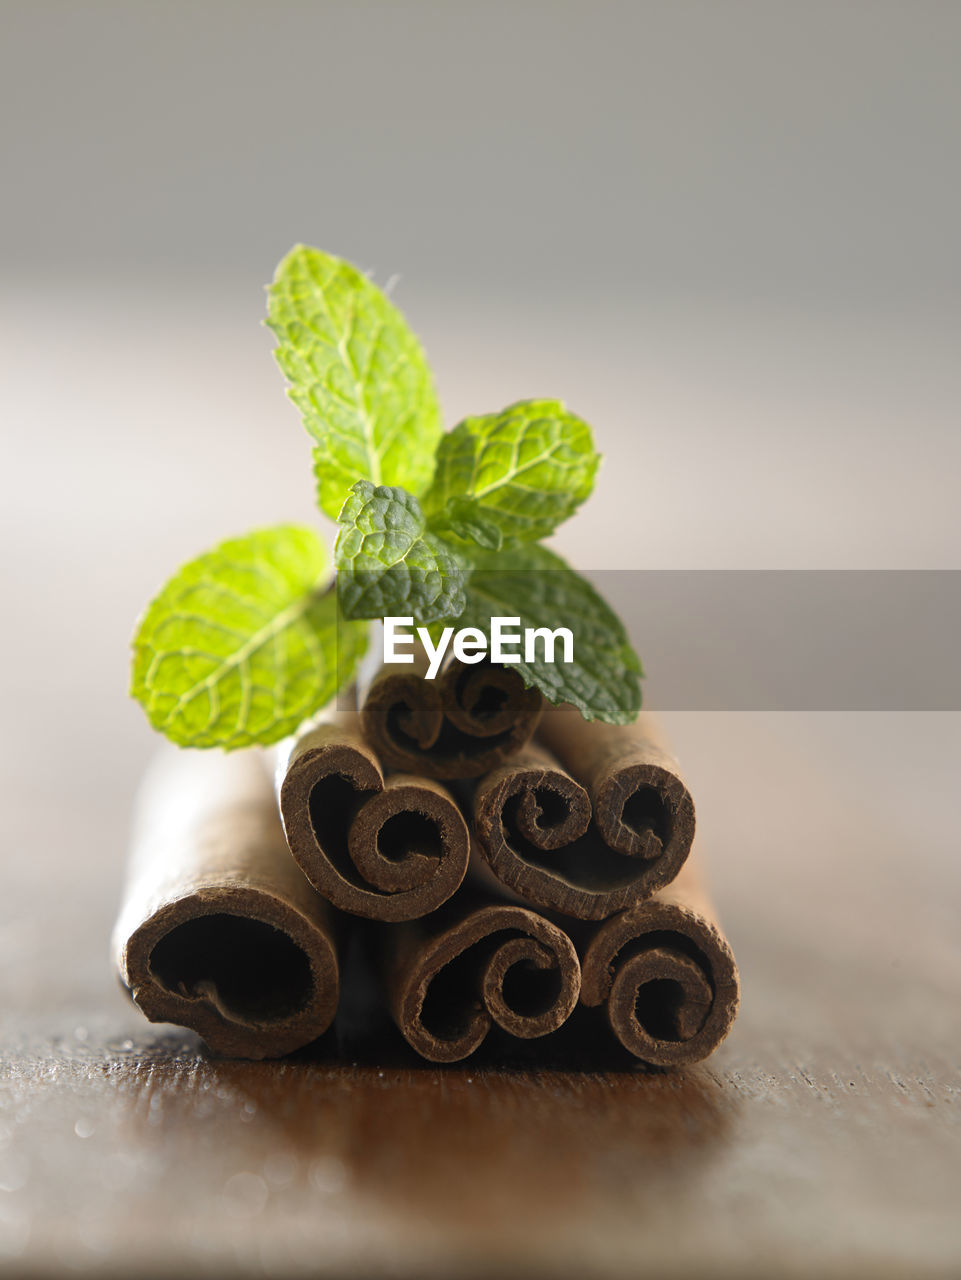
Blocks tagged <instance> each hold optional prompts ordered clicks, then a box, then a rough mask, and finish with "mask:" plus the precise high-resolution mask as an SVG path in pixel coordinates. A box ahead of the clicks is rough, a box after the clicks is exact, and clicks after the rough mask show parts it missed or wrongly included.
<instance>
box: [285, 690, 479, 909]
mask: <svg viewBox="0 0 961 1280" xmlns="http://www.w3.org/2000/svg"><path fill="white" fill-rule="evenodd" d="M278 784H279V785H278V801H279V805H280V813H281V817H282V819H283V824H284V831H285V832H286V835H287V843H288V844H289V846H290V851H291V853H292V854H293V855H294V858H295V859H296V861H297V863H298V864H299V866H300V867H301V868H302V870H303V872H304V874H305V875H306V876H307V878H308V880H310V882H311V884H312V885H314V887H315V888H316V889H318V890H319V891H320V892H321V893H322V894H323V895H324V897H325V898H327V899H329V901H330V902H332V903H333V904H334V906H336V907H339V908H340V909H341V910H342V911H348V912H350V913H351V914H353V915H360V916H366V917H367V918H368V919H371V920H390V921H397V920H413V919H416V917H418V916H422V915H425V914H426V913H427V912H429V911H433V910H434V909H435V908H436V907H439V906H440V905H441V903H443V902H446V901H447V899H448V898H449V897H450V896H451V894H452V893H454V891H455V890H456V889H457V888H458V886H459V885H460V883H461V881H462V880H463V879H464V874H465V872H466V871H467V862H468V857H469V854H470V838H469V836H468V832H467V824H466V823H465V822H464V819H463V817H462V815H461V812H460V809H459V808H458V806H457V803H456V801H455V800H454V798H453V796H452V795H451V794H450V792H449V791H447V790H446V788H445V787H443V786H442V785H441V784H440V783H439V782H436V781H434V780H432V779H430V778H422V777H414V776H412V775H410V774H405V773H395V774H392V775H391V776H390V777H389V778H387V779H386V780H385V779H384V775H383V772H382V770H381V768H380V764H379V763H378V760H377V756H376V755H375V754H374V752H373V751H372V750H371V748H370V747H369V746H368V745H367V744H366V743H365V742H364V739H363V737H362V736H361V733H360V725H359V722H358V719H357V716H356V715H355V714H354V713H353V712H350V713H344V712H341V713H338V714H336V715H335V716H333V717H332V718H331V720H330V722H329V723H326V724H322V725H319V726H317V727H316V728H314V729H311V730H309V731H308V732H307V733H305V734H303V735H302V736H301V737H300V738H299V739H298V740H297V741H296V743H295V744H294V746H293V749H292V750H291V752H290V755H289V757H288V758H287V760H286V762H282V763H281V767H280V769H279V770H278Z"/></svg>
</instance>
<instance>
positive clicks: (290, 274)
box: [267, 245, 441, 520]
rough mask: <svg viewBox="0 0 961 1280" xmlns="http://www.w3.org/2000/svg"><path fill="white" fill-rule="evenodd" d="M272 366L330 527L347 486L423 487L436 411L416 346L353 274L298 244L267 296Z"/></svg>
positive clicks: (394, 313) (390, 309)
mask: <svg viewBox="0 0 961 1280" xmlns="http://www.w3.org/2000/svg"><path fill="white" fill-rule="evenodd" d="M267 293H268V302H267V324H268V325H269V327H270V328H271V329H272V330H273V331H274V333H275V334H276V335H277V338H278V345H277V348H276V350H275V351H274V355H275V357H276V360H277V363H278V364H279V365H280V368H281V370H282V371H283V373H284V375H285V376H286V378H287V380H288V381H289V383H290V390H289V395H290V398H291V399H292V400H293V402H294V404H296V406H297V408H298V409H299V410H300V412H301V414H302V415H303V419H304V426H305V427H306V428H307V430H308V431H309V432H310V434H311V435H312V436H313V438H314V439H315V440H316V441H317V447H316V448H315V450H314V463H315V474H316V476H317V491H318V501H319V503H320V507H321V510H323V511H324V512H325V513H326V514H327V515H329V516H330V517H331V518H332V519H334V520H336V519H337V515H338V512H339V511H340V508H341V507H342V506H343V502H344V495H345V494H346V492H347V490H348V489H349V488H350V486H351V485H352V484H353V483H354V481H355V480H371V481H372V482H373V483H374V484H388V485H395V484H396V485H403V486H404V488H406V489H409V490H410V491H411V492H412V493H415V494H416V493H421V492H423V490H424V489H425V488H426V487H427V485H428V484H429V483H430V478H431V475H432V473H433V469H434V450H435V448H436V445H437V441H438V439H439V437H440V434H441V414H440V406H439V405H438V402H437V397H436V394H435V392H434V386H433V381H432V379H431V374H430V369H429V368H428V365H427V361H426V359H425V357H424V353H423V350H422V349H421V346H420V343H419V342H418V341H417V338H416V337H415V336H414V334H413V333H412V332H411V330H410V329H409V328H408V326H407V322H406V321H405V319H404V317H403V316H402V315H401V313H400V312H399V311H398V310H397V308H396V307H395V306H394V305H393V304H392V303H391V302H389V301H388V300H387V298H386V297H385V296H384V294H383V293H381V291H380V290H379V289H378V288H377V286H376V285H374V284H372V283H371V281H370V280H368V279H367V277H366V276H364V275H362V274H361V272H359V271H358V270H357V269H356V267H353V266H351V265H350V263H349V262H344V261H343V260H342V259H341V258H335V257H333V256H331V255H330V254H327V253H322V252H321V251H320V250H319V249H311V248H308V247H307V246H306V245H297V246H296V247H295V248H294V249H292V250H291V251H290V253H288V254H287V256H286V257H285V258H284V259H283V261H282V262H281V263H280V265H279V266H278V268H277V272H276V274H275V276H274V281H273V284H271V285H270V286H269V288H268V291H267Z"/></svg>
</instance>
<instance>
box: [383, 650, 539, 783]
mask: <svg viewBox="0 0 961 1280" xmlns="http://www.w3.org/2000/svg"><path fill="white" fill-rule="evenodd" d="M426 669H427V663H426V659H425V657H424V656H423V654H422V653H421V654H418V655H415V660H414V663H413V665H411V664H398V663H385V664H384V665H383V667H382V668H381V670H380V672H379V673H378V675H377V676H375V677H374V680H373V681H372V682H371V686H370V688H369V690H368V692H367V697H366V699H365V700H364V705H363V707H362V709H361V728H362V730H363V733H364V737H365V738H366V739H367V741H368V742H369V743H370V744H371V746H372V747H373V748H374V750H375V751H376V752H377V754H378V756H379V757H380V759H381V760H382V761H383V762H384V763H385V764H387V765H389V766H390V767H391V768H392V769H402V770H404V771H405V772H408V773H416V774H420V775H425V776H427V777H431V778H477V777H479V776H480V775H481V774H482V773H486V772H487V770H488V769H492V768H493V767H494V766H495V765H497V764H500V762H501V761H502V760H504V759H506V758H507V757H508V756H510V755H511V754H512V752H514V751H516V750H517V748H518V747H520V746H522V745H523V744H524V743H525V742H527V741H528V739H529V738H530V736H531V734H532V733H533V732H534V729H535V728H536V726H537V721H538V719H539V718H540V714H541V709H542V706H543V698H542V696H541V694H540V692H539V691H538V690H537V689H525V688H524V683H523V681H522V680H521V678H520V676H519V675H518V674H517V672H516V671H511V670H510V668H509V667H503V666H498V665H497V664H494V663H491V662H489V661H487V660H486V659H485V660H484V661H483V662H480V663H476V664H473V665H470V664H467V663H462V662H460V661H458V660H457V659H452V660H451V661H450V662H449V663H448V665H447V666H446V667H445V669H444V670H443V671H442V672H441V674H440V675H439V676H438V677H437V678H436V679H434V680H427V679H425V678H424V672H425V671H426Z"/></svg>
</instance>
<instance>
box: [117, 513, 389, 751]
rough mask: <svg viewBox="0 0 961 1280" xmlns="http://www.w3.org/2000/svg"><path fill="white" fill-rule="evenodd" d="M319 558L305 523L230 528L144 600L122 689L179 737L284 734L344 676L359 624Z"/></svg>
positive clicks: (360, 641) (231, 741)
mask: <svg viewBox="0 0 961 1280" xmlns="http://www.w3.org/2000/svg"><path fill="white" fill-rule="evenodd" d="M326 561H327V556H326V552H325V550H324V547H323V544H322V543H321V542H320V540H319V539H318V538H317V536H316V534H315V533H313V531H312V530H310V529H302V528H298V527H296V526H294V525H279V526H277V527H276V528H273V529H263V530H260V531H258V532H256V533H250V534H247V536H246V537H243V538H231V539H230V540H229V541H227V542H223V543H221V545H220V546H219V547H217V548H215V549H214V550H213V551H208V552H207V553H206V554H204V555H201V556H198V557H197V559H196V560H191V561H190V563H189V564H186V565H184V566H183V568H181V569H180V570H179V571H178V572H177V573H176V574H175V575H174V576H173V577H172V578H171V579H170V581H169V582H168V583H167V584H166V586H164V587H163V588H162V590H161V591H160V593H159V595H157V596H156V597H155V599H154V600H153V601H152V602H151V603H150V604H149V605H148V606H147V609H146V611H145V613H144V615H143V617H142V618H141V621H140V624H139V626H138V628H137V633H136V635H135V637H134V641H133V666H132V671H131V685H130V692H131V693H132V695H133V696H134V697H135V698H136V699H137V701H138V702H139V703H140V704H141V705H142V706H143V708H144V710H145V711H146V713H147V717H148V719H149V720H150V723H151V724H152V725H153V726H154V728H155V729H159V730H160V731H161V733H165V734H166V735H167V737H168V738H170V739H171V740H172V741H174V742H176V743H179V744H180V745H181V746H184V747H224V748H226V749H227V750H231V749H233V748H234V747H246V746H250V745H252V744H254V743H263V744H266V743H269V742H276V741H277V740H278V739H280V738H283V737H286V735H287V734H289V733H293V731H294V730H295V729H296V728H297V727H298V725H300V724H301V722H302V721H303V720H305V719H306V718H307V716H309V715H311V714H312V713H313V712H314V711H316V710H317V709H318V707H321V706H323V705H324V703H326V702H328V701H329V700H330V699H331V698H332V697H333V695H334V694H335V693H336V692H337V690H338V689H339V688H340V687H341V685H343V684H344V683H346V681H347V680H349V679H350V677H351V676H352V674H353V672H354V669H355V667H356V666H357V663H358V661H359V660H360V658H361V656H362V654H363V652H364V650H365V649H366V647H367V628H366V627H365V626H363V625H362V624H359V623H353V622H345V621H344V620H343V619H342V618H340V617H339V614H338V609H337V597H336V593H334V592H333V591H328V592H327V593H326V594H321V593H322V592H323V584H322V583H321V576H322V575H323V574H324V571H325V569H326V567H327V566H326Z"/></svg>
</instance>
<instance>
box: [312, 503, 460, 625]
mask: <svg viewBox="0 0 961 1280" xmlns="http://www.w3.org/2000/svg"><path fill="white" fill-rule="evenodd" d="M339 523H340V532H339V533H338V535H337V543H336V546H335V548H334V562H335V564H336V566H337V590H338V592H339V593H340V600H341V607H342V608H343V610H344V614H345V616H346V617H348V618H383V617H386V616H388V615H395V616H412V617H413V618H414V620H415V621H416V622H418V623H428V622H433V621H435V620H436V619H438V618H444V617H452V618H456V617H458V616H459V614H460V613H461V610H462V609H463V608H464V582H465V576H466V575H465V572H464V569H463V566H462V565H461V563H460V561H459V559H458V558H457V556H456V554H455V552H454V551H453V549H452V548H451V547H449V546H447V545H446V544H445V543H444V541H443V540H442V539H441V538H439V537H437V535H436V534H433V533H429V532H428V531H427V522H426V520H425V519H424V513H423V511H422V510H421V507H420V503H419V502H418V501H417V499H416V498H415V497H414V495H413V494H411V493H407V492H405V490H403V489H398V488H390V487H389V486H387V485H374V484H371V483H370V481H369V480H358V481H357V483H356V484H355V485H353V486H352V487H351V491H350V496H349V497H348V499H347V501H346V502H345V503H344V508H343V510H342V511H341V513H340V521H339Z"/></svg>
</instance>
